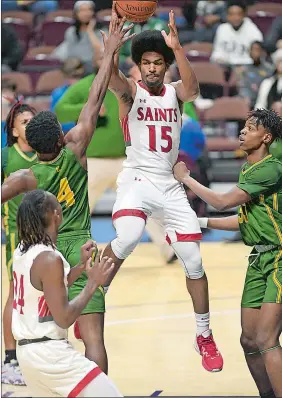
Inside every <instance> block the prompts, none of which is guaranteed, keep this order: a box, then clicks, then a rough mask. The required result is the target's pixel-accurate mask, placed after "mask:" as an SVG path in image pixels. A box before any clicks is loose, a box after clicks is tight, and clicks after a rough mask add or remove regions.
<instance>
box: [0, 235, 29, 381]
mask: <svg viewBox="0 0 282 398" xmlns="http://www.w3.org/2000/svg"><path fill="white" fill-rule="evenodd" d="M16 236H17V232H11V231H10V233H9V234H7V236H6V264H7V272H8V279H9V295H8V297H7V301H6V304H5V307H4V311H3V337H4V345H5V360H4V364H3V366H2V369H1V382H2V383H4V384H14V385H25V382H24V379H23V376H22V374H21V371H20V369H19V366H18V361H17V355H16V341H15V339H14V336H13V333H12V313H13V299H14V284H13V274H12V272H13V269H12V260H13V251H14V250H15V248H16V245H17V240H16Z"/></svg>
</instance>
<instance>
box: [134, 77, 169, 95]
mask: <svg viewBox="0 0 282 398" xmlns="http://www.w3.org/2000/svg"><path fill="white" fill-rule="evenodd" d="M138 84H139V86H140V87H142V88H144V90H146V91H147V92H148V93H149V94H150V96H151V97H163V96H164V95H165V93H166V86H165V85H163V87H162V91H161V92H160V94H159V95H154V94H152V93H150V91H149V90H148V87H147V86H146V84H144V83H143V82H142V81H141V80H140V81H139V82H138Z"/></svg>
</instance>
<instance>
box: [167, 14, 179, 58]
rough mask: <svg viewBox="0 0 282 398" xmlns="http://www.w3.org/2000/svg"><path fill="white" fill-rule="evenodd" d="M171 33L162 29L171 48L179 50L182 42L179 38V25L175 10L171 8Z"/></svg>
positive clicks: (169, 25) (169, 24)
mask: <svg viewBox="0 0 282 398" xmlns="http://www.w3.org/2000/svg"><path fill="white" fill-rule="evenodd" d="M168 27H169V34H168V35H167V33H166V32H165V31H164V30H162V35H163V37H164V39H165V42H166V45H167V46H168V47H169V48H171V49H172V50H173V51H176V50H179V49H180V48H181V44H180V42H179V38H178V32H177V27H176V23H175V15H174V11H173V10H171V11H170V13H169V23H168Z"/></svg>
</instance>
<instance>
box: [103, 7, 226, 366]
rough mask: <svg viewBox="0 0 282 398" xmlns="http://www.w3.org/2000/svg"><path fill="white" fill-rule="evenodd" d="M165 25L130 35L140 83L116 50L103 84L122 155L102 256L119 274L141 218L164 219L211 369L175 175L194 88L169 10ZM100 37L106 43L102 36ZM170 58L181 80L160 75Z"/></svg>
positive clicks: (187, 218) (191, 217)
mask: <svg viewBox="0 0 282 398" xmlns="http://www.w3.org/2000/svg"><path fill="white" fill-rule="evenodd" d="M113 13H115V4H114V5H113ZM168 26H169V34H168V35H167V34H166V33H165V32H164V31H162V32H160V31H156V30H151V31H144V32H142V33H140V34H139V35H137V36H136V37H135V38H134V39H133V42H132V58H133V61H134V62H135V63H136V64H137V65H138V67H139V69H140V72H141V76H142V81H140V82H138V83H134V82H133V81H132V80H130V79H127V78H126V77H125V76H124V75H123V74H122V73H121V72H120V71H119V70H118V56H116V58H115V64H114V68H113V72H112V76H111V80H110V85H109V88H110V90H111V91H112V92H113V93H114V94H115V95H116V97H117V99H118V101H119V112H120V120H121V123H122V126H123V132H124V140H125V144H126V155H127V159H126V160H125V162H124V170H123V171H122V172H121V174H120V175H119V177H118V180H117V199H116V203H115V205H114V208H113V222H114V226H115V228H116V232H117V238H116V239H114V240H113V241H112V242H111V243H110V244H109V245H108V246H107V248H106V249H105V252H104V255H106V256H108V257H112V258H113V259H114V263H115V271H116V272H117V271H118V269H119V267H120V266H121V264H122V263H123V261H124V260H125V259H126V258H127V257H128V256H129V255H130V254H131V253H132V251H133V250H134V248H135V247H136V245H137V244H138V242H139V240H140V239H141V237H142V234H143V231H144V227H145V223H146V219H147V217H154V218H156V219H158V220H159V221H160V222H161V223H162V225H163V227H164V233H165V235H166V239H167V241H168V243H169V244H170V245H172V247H173V249H174V251H175V254H176V255H177V257H178V259H179V261H180V262H181V264H182V265H183V268H184V271H185V275H186V285H187V289H188V292H189V293H190V295H191V298H192V301H193V306H194V311H195V317H196V324H197V332H196V340H195V348H196V350H197V351H198V352H199V353H200V354H201V355H202V364H203V366H204V368H205V369H206V370H208V371H211V372H217V371H220V370H221V369H222V367H223V359H222V356H221V354H220V352H219V351H218V349H217V346H216V344H215V342H214V339H213V335H212V332H211V330H210V314H209V296H208V282H207V277H206V274H205V272H204V269H203V266H202V258H201V254H200V240H201V238H202V234H201V228H200V225H199V222H198V220H197V216H196V214H195V212H194V211H193V210H192V209H191V206H190V204H189V202H188V200H187V196H186V194H185V191H184V188H183V186H182V185H181V184H180V183H179V182H178V181H176V180H175V179H174V176H173V166H174V165H175V163H176V160H177V157H178V151H179V141H180V132H181V117H182V107H183V103H184V102H190V101H193V100H195V99H196V98H197V96H198V94H199V86H198V81H197V78H196V75H195V73H194V71H193V69H192V67H191V65H190V63H189V61H188V60H187V58H186V56H185V52H184V50H183V48H182V47H181V45H180V43H179V39H178V32H177V28H176V25H175V16H174V12H173V11H171V12H170V14H169V25H168ZM103 36H104V41H105V42H106V41H107V37H106V35H105V34H103ZM174 59H176V62H177V65H178V68H179V72H180V76H181V79H182V80H180V81H178V82H175V83H171V84H164V76H165V73H166V71H167V69H168V67H169V66H170V65H171V64H172V62H173V61H174ZM111 279H112V277H111V278H109V280H108V281H107V285H106V288H107V286H109V284H110V283H111Z"/></svg>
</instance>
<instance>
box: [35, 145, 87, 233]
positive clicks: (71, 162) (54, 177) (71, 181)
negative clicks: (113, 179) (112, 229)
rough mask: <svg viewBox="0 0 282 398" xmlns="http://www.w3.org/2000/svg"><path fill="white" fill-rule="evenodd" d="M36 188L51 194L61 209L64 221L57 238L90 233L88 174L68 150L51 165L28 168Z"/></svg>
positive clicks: (46, 163) (42, 164) (39, 164)
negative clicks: (63, 235) (33, 177)
mask: <svg viewBox="0 0 282 398" xmlns="http://www.w3.org/2000/svg"><path fill="white" fill-rule="evenodd" d="M31 170H32V172H33V174H34V175H35V178H36V180H37V188H38V189H43V190H44V191H48V192H51V193H52V194H53V195H55V196H56V198H57V199H58V202H59V203H60V204H61V206H62V211H63V222H62V224H61V226H60V229H59V235H62V234H68V235H78V234H79V233H82V232H83V233H85V231H86V232H89V231H90V211H89V205H88V185H87V171H86V170H85V169H84V168H83V167H82V166H81V164H80V163H79V161H78V159H77V157H76V156H75V154H74V153H73V152H72V151H71V150H70V149H68V148H67V147H65V148H63V149H62V150H61V152H60V154H59V155H58V156H57V157H56V158H55V159H54V160H52V161H50V162H40V161H39V162H38V163H37V164H36V165H34V166H33V167H32V168H31Z"/></svg>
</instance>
